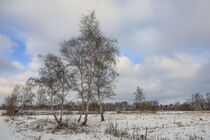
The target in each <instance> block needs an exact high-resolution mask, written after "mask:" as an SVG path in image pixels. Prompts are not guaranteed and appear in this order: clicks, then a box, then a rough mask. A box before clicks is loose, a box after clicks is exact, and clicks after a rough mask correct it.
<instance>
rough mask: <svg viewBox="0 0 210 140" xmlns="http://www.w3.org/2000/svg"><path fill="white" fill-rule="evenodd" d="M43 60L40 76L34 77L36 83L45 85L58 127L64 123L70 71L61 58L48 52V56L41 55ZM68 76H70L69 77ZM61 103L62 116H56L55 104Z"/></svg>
mask: <svg viewBox="0 0 210 140" xmlns="http://www.w3.org/2000/svg"><path fill="white" fill-rule="evenodd" d="M40 58H41V60H42V67H41V68H40V70H39V76H40V77H39V78H32V79H33V80H34V82H35V83H36V84H35V85H39V86H44V88H45V90H46V92H47V95H48V98H49V103H50V104H51V112H52V115H53V116H54V118H55V120H56V122H57V123H58V127H61V126H62V125H63V124H62V114H63V106H64V101H65V97H66V95H67V93H68V91H69V90H70V84H69V82H68V79H69V77H68V73H69V72H68V71H67V69H66V67H65V65H64V64H63V62H62V61H61V58H59V57H57V56H55V55H52V54H48V55H46V56H40ZM67 77H68V78H67ZM59 103H60V104H61V113H60V118H58V117H57V116H56V113H55V111H54V105H55V104H59Z"/></svg>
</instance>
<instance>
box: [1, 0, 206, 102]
mask: <svg viewBox="0 0 210 140" xmlns="http://www.w3.org/2000/svg"><path fill="white" fill-rule="evenodd" d="M92 10H95V12H96V16H97V18H98V20H99V21H100V24H101V29H102V30H103V32H104V33H105V34H106V36H110V37H114V38H116V39H118V42H119V43H118V47H119V49H120V56H119V64H118V69H119V73H120V77H119V79H118V83H117V86H116V93H117V96H116V97H115V99H114V100H116V101H124V100H126V101H129V102H132V101H133V99H134V96H133V94H132V92H133V91H134V90H135V88H136V86H140V87H141V88H143V89H144V92H145V94H146V98H147V99H148V100H158V101H160V103H169V102H175V101H178V100H179V101H184V100H185V99H186V98H187V97H189V96H190V94H191V93H195V92H201V93H205V92H209V91H210V74H209V72H210V54H209V53H210V18H209V15H210V1H209V0H185V1H177V0H170V1H168V0H161V1H157V0H86V1H84V0H0V103H2V101H3V98H4V97H5V96H6V95H8V94H9V93H10V92H11V91H12V89H13V87H14V85H15V84H16V83H24V82H25V81H26V79H27V78H29V77H30V76H36V75H37V69H38V64H39V63H38V61H37V55H38V54H46V53H55V54H58V53H59V52H58V50H59V44H60V43H61V42H62V41H63V40H68V39H70V38H71V37H73V36H75V35H77V34H78V30H79V28H78V27H79V26H78V25H79V21H80V18H81V15H82V14H87V13H88V11H92ZM71 100H74V98H72V99H71Z"/></svg>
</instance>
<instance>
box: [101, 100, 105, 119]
mask: <svg viewBox="0 0 210 140" xmlns="http://www.w3.org/2000/svg"><path fill="white" fill-rule="evenodd" d="M100 114H101V121H105V119H104V112H103V108H102V104H101V103H100Z"/></svg>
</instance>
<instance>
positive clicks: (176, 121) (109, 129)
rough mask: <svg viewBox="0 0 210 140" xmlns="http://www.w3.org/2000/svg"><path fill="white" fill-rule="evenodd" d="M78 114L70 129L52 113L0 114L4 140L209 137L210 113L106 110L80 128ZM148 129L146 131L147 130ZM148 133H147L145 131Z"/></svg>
mask: <svg viewBox="0 0 210 140" xmlns="http://www.w3.org/2000/svg"><path fill="white" fill-rule="evenodd" d="M78 117H79V115H76V114H74V113H73V114H69V115H65V116H64V120H65V122H66V123H68V125H69V129H68V128H66V129H62V130H55V121H54V119H53V118H52V116H50V115H27V116H17V117H13V118H11V117H6V116H1V117H0V124H1V126H0V127H1V128H0V130H1V131H0V139H1V140H22V139H24V140H69V139H70V140H83V139H85V140H118V139H134V140H138V139H139V140H140V139H141V138H142V137H145V135H147V136H146V137H147V139H148V140H208V139H210V112H190V111H189V112H184V111H177V112H175V111H174V112H172V111H171V112H170V111H166V112H157V113H141V114H140V113H136V112H130V113H129V112H122V113H120V114H116V113H115V112H107V113H105V121H104V122H101V121H100V116H99V115H98V114H91V115H89V121H88V125H87V126H83V127H78V126H77V125H79V124H77V123H76V122H77V121H76V120H77V119H78ZM146 130H147V132H146ZM146 133H147V134H146Z"/></svg>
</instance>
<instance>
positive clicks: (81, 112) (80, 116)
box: [77, 99, 84, 122]
mask: <svg viewBox="0 0 210 140" xmlns="http://www.w3.org/2000/svg"><path fill="white" fill-rule="evenodd" d="M83 113H84V99H82V110H80V115H79V119H78V121H77V122H80V121H81V118H82V114H83Z"/></svg>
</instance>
